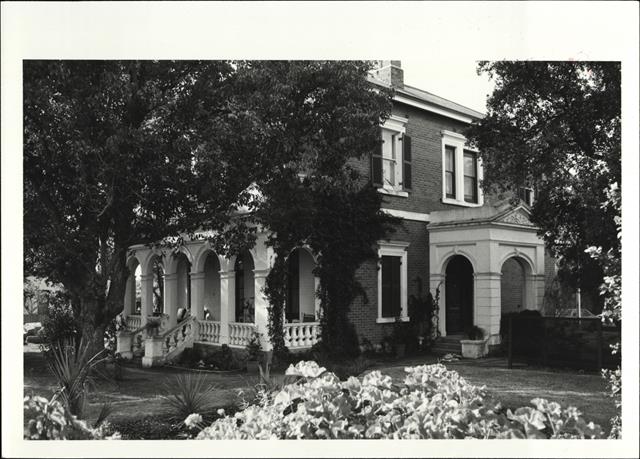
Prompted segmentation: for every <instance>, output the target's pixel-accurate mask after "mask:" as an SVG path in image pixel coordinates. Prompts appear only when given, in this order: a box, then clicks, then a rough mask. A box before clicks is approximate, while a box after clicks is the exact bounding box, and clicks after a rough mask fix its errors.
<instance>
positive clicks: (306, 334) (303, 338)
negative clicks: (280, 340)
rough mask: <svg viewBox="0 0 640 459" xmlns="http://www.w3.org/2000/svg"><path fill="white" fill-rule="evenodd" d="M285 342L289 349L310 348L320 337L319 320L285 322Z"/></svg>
mask: <svg viewBox="0 0 640 459" xmlns="http://www.w3.org/2000/svg"><path fill="white" fill-rule="evenodd" d="M283 331H284V344H285V346H287V347H288V348H289V349H300V348H309V347H311V346H313V345H314V344H316V343H317V342H318V341H319V339H320V323H319V322H302V323H292V324H284V330H283Z"/></svg>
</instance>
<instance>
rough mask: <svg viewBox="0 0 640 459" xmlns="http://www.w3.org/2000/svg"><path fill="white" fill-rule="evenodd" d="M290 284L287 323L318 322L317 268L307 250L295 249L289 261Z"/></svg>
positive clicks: (288, 288)
mask: <svg viewBox="0 0 640 459" xmlns="http://www.w3.org/2000/svg"><path fill="white" fill-rule="evenodd" d="M287 266H288V271H289V272H288V283H287V301H286V305H285V318H286V320H287V322H313V321H315V320H316V315H315V307H316V306H315V304H316V301H315V299H316V294H315V293H316V291H315V288H316V280H315V276H314V274H313V270H314V268H315V266H316V264H315V261H314V259H313V256H312V255H311V254H310V253H309V251H308V250H305V249H295V250H293V251H292V252H291V254H290V255H289V258H288V259H287Z"/></svg>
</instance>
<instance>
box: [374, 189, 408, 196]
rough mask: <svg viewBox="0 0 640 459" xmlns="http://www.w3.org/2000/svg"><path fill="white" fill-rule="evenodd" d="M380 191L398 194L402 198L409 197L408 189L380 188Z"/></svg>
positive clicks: (393, 194) (390, 194) (387, 193)
mask: <svg viewBox="0 0 640 459" xmlns="http://www.w3.org/2000/svg"><path fill="white" fill-rule="evenodd" d="M378 193H382V194H386V195H389V196H398V197H400V198H408V197H409V193H408V192H406V191H400V190H391V189H389V188H378Z"/></svg>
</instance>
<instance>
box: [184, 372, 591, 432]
mask: <svg viewBox="0 0 640 459" xmlns="http://www.w3.org/2000/svg"><path fill="white" fill-rule="evenodd" d="M405 370H406V372H407V375H406V377H405V379H404V382H403V383H402V384H399V385H396V384H393V381H392V379H391V378H390V377H389V376H385V375H383V374H382V373H380V372H379V371H372V372H370V373H368V374H366V375H365V376H364V377H363V378H362V380H359V379H357V378H353V377H352V378H349V379H348V380H347V381H344V382H341V381H340V380H339V379H338V378H337V377H336V375H334V374H333V373H330V372H328V371H326V369H325V368H322V367H319V366H318V365H317V364H316V363H315V362H300V363H298V364H297V365H296V366H295V367H294V366H291V367H290V368H289V369H288V370H287V376H289V377H292V378H295V382H292V383H290V384H287V385H285V386H284V387H283V388H282V389H281V390H279V391H276V392H274V393H271V394H264V396H263V397H262V399H261V400H260V402H259V403H258V404H257V405H250V406H247V407H246V408H244V410H242V411H239V412H237V413H236V414H235V415H234V416H226V417H224V418H221V419H219V420H217V421H215V422H214V423H213V424H211V426H209V427H207V428H205V429H204V430H202V432H200V434H199V435H198V437H197V438H199V439H329V438H339V439H357V438H389V439H421V438H439V439H452V438H602V436H603V432H602V430H601V429H600V427H599V426H597V425H594V424H593V423H587V422H585V421H584V420H583V419H582V418H581V417H580V413H579V412H578V411H577V410H576V409H575V408H571V407H570V408H566V409H562V408H561V407H560V405H559V404H557V403H553V402H548V401H546V400H543V399H534V400H532V404H533V406H532V407H521V408H518V409H516V410H515V411H511V410H506V412H505V411H504V410H503V409H501V408H500V407H499V406H498V407H489V406H487V405H486V404H485V402H484V396H485V394H484V392H483V389H481V388H478V387H476V386H473V385H471V384H469V383H467V382H466V381H465V380H464V379H463V378H461V377H460V376H459V375H458V374H457V373H456V372H454V371H448V370H447V369H446V368H445V367H444V366H443V365H429V366H426V365H423V366H418V367H413V368H409V367H408V368H406V369H405Z"/></svg>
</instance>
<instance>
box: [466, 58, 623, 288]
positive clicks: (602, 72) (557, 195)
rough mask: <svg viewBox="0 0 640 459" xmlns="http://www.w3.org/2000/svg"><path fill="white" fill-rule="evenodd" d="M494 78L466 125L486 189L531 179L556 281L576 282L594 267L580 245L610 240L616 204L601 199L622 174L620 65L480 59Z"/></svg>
mask: <svg viewBox="0 0 640 459" xmlns="http://www.w3.org/2000/svg"><path fill="white" fill-rule="evenodd" d="M478 72H479V73H481V72H484V73H486V74H488V75H489V76H490V77H491V78H492V79H493V80H494V81H495V84H496V86H495V90H494V92H493V94H492V95H491V96H490V97H489V99H488V100H487V115H486V116H485V117H484V118H483V119H482V120H480V121H478V122H477V123H476V124H475V125H474V126H472V127H471V129H470V130H469V132H468V137H469V138H470V140H471V142H472V143H473V144H475V145H476V146H477V147H478V148H479V151H480V156H481V157H482V161H483V167H484V183H483V187H484V188H485V189H486V190H497V191H510V192H517V190H518V188H519V187H523V186H529V187H533V188H534V189H535V192H536V200H535V202H534V205H533V209H532V221H533V222H534V223H535V224H536V225H538V226H539V227H540V228H541V233H542V237H543V238H544V240H545V243H546V245H547V247H548V248H549V249H550V250H551V252H552V254H553V255H554V256H555V257H556V258H557V259H558V262H559V264H560V267H561V273H562V275H563V280H564V281H568V282H570V283H571V285H573V286H576V285H577V286H581V287H582V288H583V290H585V289H588V288H589V287H591V286H593V285H597V284H599V283H600V282H601V281H600V279H602V270H601V268H600V266H599V265H598V263H596V262H594V260H593V259H592V258H590V257H589V256H587V255H586V254H585V253H584V250H585V249H586V248H587V247H589V246H598V247H602V250H603V251H604V252H606V251H607V250H609V249H610V248H611V247H612V246H613V245H615V243H616V228H615V225H614V217H615V215H616V214H615V210H614V209H612V208H606V207H601V206H600V204H601V203H602V202H603V201H604V200H605V192H606V190H607V189H608V187H609V186H610V185H611V184H613V183H618V184H619V183H620V173H621V161H620V160H621V157H620V126H621V124H620V64H619V63H616V62H575V61H567V62H535V61H518V62H513V61H498V62H483V63H481V64H480V65H479V67H478Z"/></svg>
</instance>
